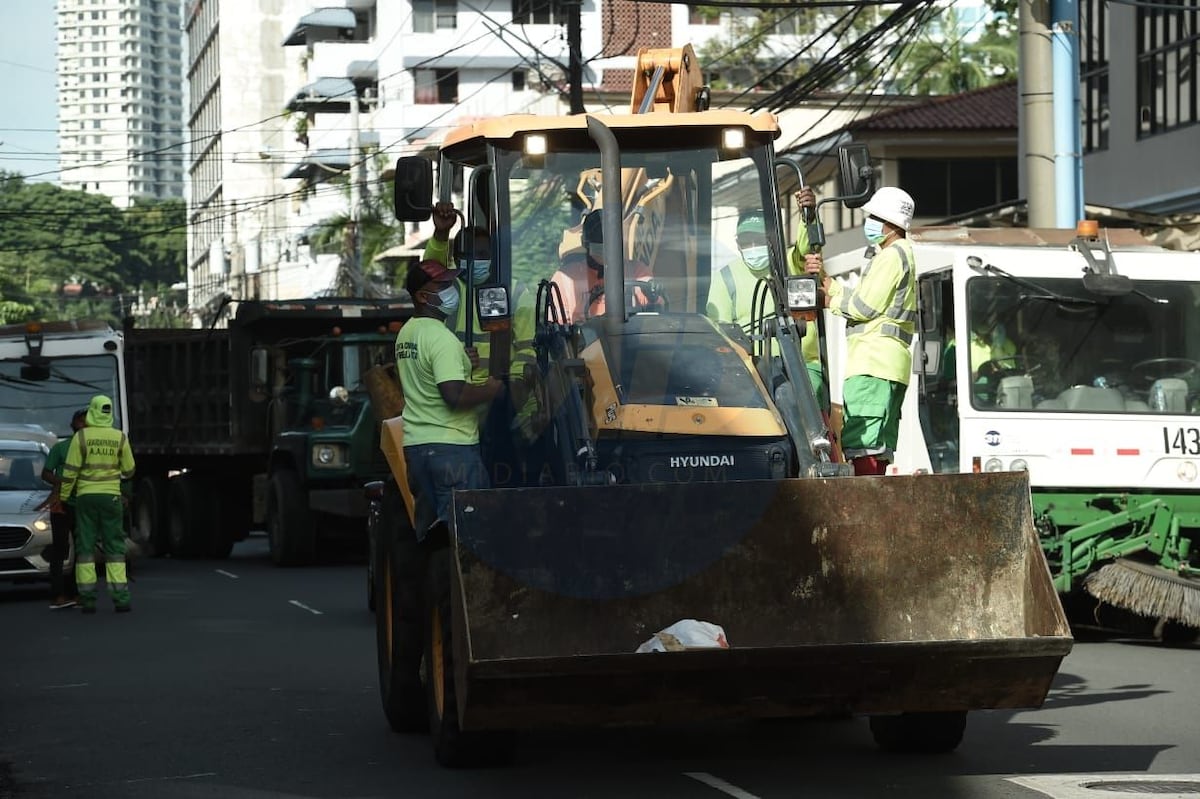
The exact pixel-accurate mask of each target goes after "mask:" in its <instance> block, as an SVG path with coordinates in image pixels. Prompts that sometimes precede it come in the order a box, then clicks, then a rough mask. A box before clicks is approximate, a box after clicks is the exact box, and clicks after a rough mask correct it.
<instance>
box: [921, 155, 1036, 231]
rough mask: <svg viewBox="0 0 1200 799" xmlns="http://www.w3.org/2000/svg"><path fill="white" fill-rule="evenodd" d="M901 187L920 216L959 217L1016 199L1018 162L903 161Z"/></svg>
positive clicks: (965, 160)
mask: <svg viewBox="0 0 1200 799" xmlns="http://www.w3.org/2000/svg"><path fill="white" fill-rule="evenodd" d="M899 168H900V175H899V183H898V185H900V186H903V187H904V190H905V191H907V192H908V193H909V194H911V195H912V198H913V201H914V202H915V203H916V206H917V213H918V215H919V216H921V217H924V218H928V217H933V218H935V219H941V218H945V217H952V216H959V215H960V214H968V213H971V212H973V211H978V210H980V209H982V208H989V207H991V206H994V205H999V204H1000V203H1004V202H1008V201H1009V200H1015V199H1017V159H1016V158H901V159H900V161H899Z"/></svg>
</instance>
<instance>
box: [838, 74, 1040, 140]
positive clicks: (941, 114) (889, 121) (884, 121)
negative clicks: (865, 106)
mask: <svg viewBox="0 0 1200 799" xmlns="http://www.w3.org/2000/svg"><path fill="white" fill-rule="evenodd" d="M850 129H851V130H855V131H871V130H874V131H883V130H1016V129H1017V84H1016V83H1015V82H1013V83H1002V84H1000V85H998V86H988V87H986V88H983V89H975V90H974V91H970V92H964V93H962V94H949V95H946V96H944V97H934V98H932V99H930V100H929V101H928V102H925V103H921V104H919V105H910V106H905V107H904V108H895V109H892V110H890V111H884V112H882V113H879V114H876V115H875V116H873V117H869V118H868V119H864V120H862V121H861V122H857V123H855V124H853V125H851V126H850Z"/></svg>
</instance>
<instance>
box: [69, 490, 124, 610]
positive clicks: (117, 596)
mask: <svg viewBox="0 0 1200 799" xmlns="http://www.w3.org/2000/svg"><path fill="white" fill-rule="evenodd" d="M124 518H125V512H124V508H123V506H122V504H121V497H120V496H119V495H118V494H84V495H83V496H81V497H77V498H76V500H75V584H76V587H77V588H78V589H79V605H80V607H84V608H94V607H95V606H96V543H97V542H99V544H100V547H101V549H103V550H104V581H105V582H106V583H107V584H108V593H109V596H111V597H112V600H113V604H114V605H116V606H117V607H121V606H124V605H128V604H129V577H128V575H127V573H126V571H125V528H124V525H123V521H124Z"/></svg>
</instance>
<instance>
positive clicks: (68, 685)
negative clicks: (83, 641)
mask: <svg viewBox="0 0 1200 799" xmlns="http://www.w3.org/2000/svg"><path fill="white" fill-rule="evenodd" d="M90 684H91V683H86V682H69V683H66V684H65V685H43V686H42V690H43V691H57V690H58V689H59V688H87V687H88V686H89V685H90Z"/></svg>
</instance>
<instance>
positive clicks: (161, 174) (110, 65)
mask: <svg viewBox="0 0 1200 799" xmlns="http://www.w3.org/2000/svg"><path fill="white" fill-rule="evenodd" d="M181 5H182V4H181V0H57V6H56V10H57V15H58V18H57V27H58V149H59V169H60V170H61V179H60V182H61V185H62V186H63V188H68V189H82V190H85V191H91V192H99V193H102V194H106V195H108V196H110V197H112V199H113V202H114V203H116V204H117V205H118V206H120V207H128V206H130V205H132V204H133V201H134V200H135V199H138V198H154V199H164V198H168V197H182V196H183V159H184V150H183V44H182V33H181V30H180V13H181Z"/></svg>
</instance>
